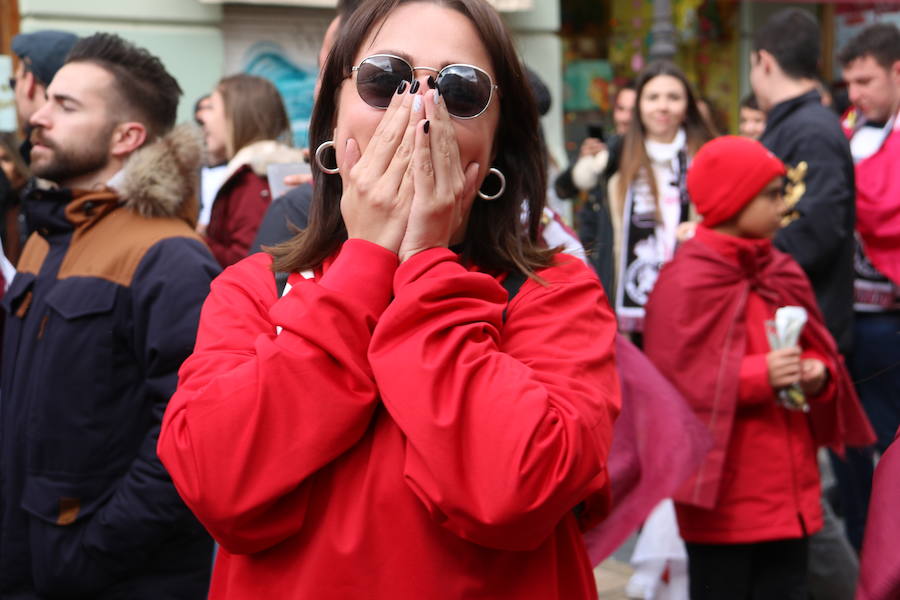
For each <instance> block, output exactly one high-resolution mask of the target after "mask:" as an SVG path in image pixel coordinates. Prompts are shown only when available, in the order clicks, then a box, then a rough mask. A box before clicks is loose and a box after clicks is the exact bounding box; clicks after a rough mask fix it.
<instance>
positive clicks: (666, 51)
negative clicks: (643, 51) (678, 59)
mask: <svg viewBox="0 0 900 600" xmlns="http://www.w3.org/2000/svg"><path fill="white" fill-rule="evenodd" d="M650 31H651V33H653V44H652V45H651V46H650V59H651V60H659V59H665V60H672V59H674V58H675V51H676V49H677V48H676V46H675V25H673V24H672V2H671V0H653V26H652V27H651V29H650Z"/></svg>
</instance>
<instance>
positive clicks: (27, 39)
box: [12, 29, 78, 86]
mask: <svg viewBox="0 0 900 600" xmlns="http://www.w3.org/2000/svg"><path fill="white" fill-rule="evenodd" d="M77 41H78V37H77V36H76V35H75V34H72V33H69V32H68V31H55V30H52V29H47V30H44V31H35V32H33V33H20V34H19V35H17V36H16V37H14V38H13V40H12V51H13V52H14V53H15V55H16V56H18V57H19V58H21V59H23V60H25V59H28V62H29V70H30V71H31V72H32V73H34V75H35V77H37V79H38V81H40V82H41V83H43V84H44V85H45V86H47V85H50V82H51V81H52V80H53V76H54V75H56V72H57V71H59V69H60V68H61V67H62V66H63V64H65V62H66V56H68V54H69V51H70V50H71V49H72V46H74V45H75V42H77Z"/></svg>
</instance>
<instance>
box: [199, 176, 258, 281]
mask: <svg viewBox="0 0 900 600" xmlns="http://www.w3.org/2000/svg"><path fill="white" fill-rule="evenodd" d="M228 193H229V195H230V196H231V197H230V198H229V201H228V208H229V212H228V214H227V215H226V216H225V223H222V224H221V225H219V226H218V227H217V229H219V230H220V231H222V232H223V233H224V239H217V236H212V237H210V236H207V238H206V243H207V244H208V245H209V249H210V250H211V251H212V253H213V256H215V257H216V260H217V261H219V264H220V265H222V266H223V267H227V266H229V265H233V264H234V263H236V262H238V261H239V260H241V259H242V258H244V257H246V256H247V253H248V252H249V250H250V245H251V244H252V243H253V238H254V237H255V236H256V231H257V229H259V224H260V222H261V221H262V219H263V216H264V215H265V213H266V209H267V208H268V207H269V200H268V199H269V196H268V194H269V189H268V183H267V182H266V179H265V178H263V177H260V176H259V175H256V174H255V173H253V172H251V171H247V172H245V173H243V174H242V175H241V176H240V180H239V181H237V182H236V183H235V184H234V185H233V187H230V188H229V190H228ZM213 214H214V216H215V215H217V214H218V213H216V212H214V213H213Z"/></svg>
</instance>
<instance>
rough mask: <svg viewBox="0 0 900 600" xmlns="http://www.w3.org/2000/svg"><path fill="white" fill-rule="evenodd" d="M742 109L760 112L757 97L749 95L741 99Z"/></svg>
mask: <svg viewBox="0 0 900 600" xmlns="http://www.w3.org/2000/svg"><path fill="white" fill-rule="evenodd" d="M741 108H749V109H751V110H760V108H759V102H757V101H756V96H754V95H753V94H747V95H746V96H744V97H743V98H742V99H741Z"/></svg>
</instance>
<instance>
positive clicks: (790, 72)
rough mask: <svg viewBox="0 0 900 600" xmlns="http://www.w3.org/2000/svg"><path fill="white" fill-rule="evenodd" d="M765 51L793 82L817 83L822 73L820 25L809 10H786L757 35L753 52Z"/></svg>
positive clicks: (754, 38)
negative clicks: (812, 81)
mask: <svg viewBox="0 0 900 600" xmlns="http://www.w3.org/2000/svg"><path fill="white" fill-rule="evenodd" d="M760 50H765V51H766V52H768V53H769V54H771V55H772V56H773V57H775V60H776V61H778V66H780V67H781V70H782V71H784V73H785V75H787V76H788V77H791V78H793V79H815V77H816V76H817V74H818V72H819V54H820V51H821V41H820V38H819V24H818V23H816V19H815V18H814V17H813V16H812V15H811V14H809V13H808V12H807V11H805V10H800V9H798V8H786V9H783V10H780V11H778V12H777V13H775V14H774V15H772V16H771V17H770V18H769V20H768V21H766V23H765V25H763V26H762V27H760V28H759V29H758V30H757V31H756V33H755V34H754V35H753V51H754V52H759V51H760Z"/></svg>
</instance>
